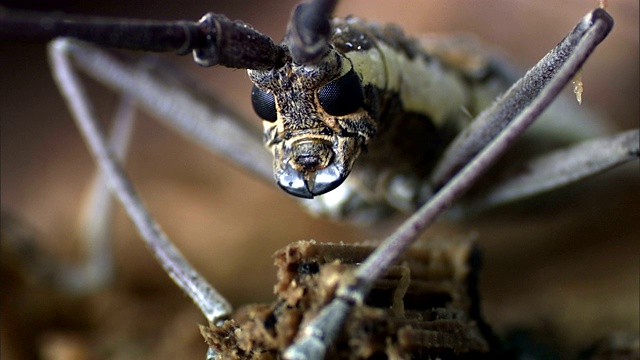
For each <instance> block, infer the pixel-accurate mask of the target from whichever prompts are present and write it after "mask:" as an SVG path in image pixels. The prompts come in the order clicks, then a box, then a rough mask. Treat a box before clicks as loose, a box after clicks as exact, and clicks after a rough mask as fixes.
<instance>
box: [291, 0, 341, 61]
mask: <svg viewBox="0 0 640 360" xmlns="http://www.w3.org/2000/svg"><path fill="white" fill-rule="evenodd" d="M337 3H338V0H316V1H311V2H308V3H302V4H300V5H298V6H297V7H296V8H295V10H294V11H293V14H292V16H291V21H290V22H289V27H288V29H287V36H286V43H287V45H288V46H289V51H290V52H291V57H292V58H293V61H294V62H295V63H297V64H316V63H318V62H319V61H320V59H321V57H322V55H323V54H324V53H325V52H326V49H327V48H328V43H329V36H330V35H331V23H330V21H329V19H330V17H331V14H332V13H333V10H334V9H335V7H336V4H337Z"/></svg>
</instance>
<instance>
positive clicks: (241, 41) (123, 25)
mask: <svg viewBox="0 0 640 360" xmlns="http://www.w3.org/2000/svg"><path fill="white" fill-rule="evenodd" d="M58 37H71V38H75V39H79V40H83V41H87V42H90V43H93V44H97V45H102V46H106V47H111V48H118V49H128V50H138V51H150V52H175V53H177V54H179V55H185V54H188V53H189V52H192V51H193V54H194V58H195V61H196V62H197V63H198V64H200V65H202V66H213V65H221V66H225V67H229V68H239V69H256V70H266V69H270V68H272V67H274V65H275V64H276V63H277V62H278V60H279V59H280V56H281V54H282V53H283V49H282V48H281V47H280V46H278V45H276V44H275V43H274V42H273V40H272V39H271V38H270V37H269V36H267V35H264V34H261V33H260V32H258V31H256V30H255V29H253V28H252V27H251V26H249V25H247V24H245V23H244V22H242V21H231V20H229V19H228V18H227V17H225V16H223V15H219V14H214V13H209V14H206V15H205V16H204V17H203V18H202V19H201V20H200V21H198V22H192V21H150V20H137V19H118V18H106V17H96V16H68V15H63V14H60V13H37V12H30V11H16V10H8V9H5V8H2V7H0V40H18V41H50V40H53V39H55V38H58Z"/></svg>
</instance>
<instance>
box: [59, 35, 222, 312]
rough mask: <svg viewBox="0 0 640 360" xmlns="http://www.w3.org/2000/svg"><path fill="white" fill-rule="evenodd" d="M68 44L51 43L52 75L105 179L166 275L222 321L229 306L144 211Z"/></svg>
mask: <svg viewBox="0 0 640 360" xmlns="http://www.w3.org/2000/svg"><path fill="white" fill-rule="evenodd" d="M70 44H71V42H70V41H69V40H68V39H60V40H56V41H55V42H53V43H52V44H51V45H50V52H49V54H50V59H51V63H52V67H53V70H54V77H55V80H56V82H57V84H58V86H59V87H60V90H61V92H62V94H63V95H64V97H65V100H66V101H67V103H68V105H69V108H70V109H71V111H72V113H73V115H74V119H75V120H76V123H77V125H78V127H79V128H80V130H81V132H82V134H83V136H84V137H85V140H86V142H87V145H88V146H89V148H90V150H91V153H92V155H93V156H94V157H95V159H96V162H97V163H98V165H99V168H100V170H101V172H102V176H103V179H104V181H105V182H106V183H107V185H108V186H109V188H110V189H111V191H112V193H113V194H114V195H115V196H116V197H117V198H118V200H119V201H120V203H122V204H123V207H124V208H125V211H126V212H127V213H128V215H129V217H130V218H131V219H132V221H133V222H134V224H135V225H136V228H137V229H138V231H139V232H140V233H141V235H142V238H143V240H144V241H145V243H146V244H147V246H148V247H149V249H150V251H151V252H152V253H153V255H154V256H155V257H156V258H157V259H158V261H159V262H160V264H161V265H162V267H163V268H164V269H165V271H166V272H167V274H169V276H170V277H171V278H172V279H173V280H174V281H175V282H176V284H178V286H179V287H181V288H182V289H183V290H184V291H185V292H186V293H187V295H189V297H191V299H192V300H193V301H194V303H195V304H196V306H198V307H199V308H200V310H201V311H202V313H203V314H204V315H205V317H206V318H207V320H208V321H210V322H212V323H217V322H218V321H221V320H222V319H224V318H226V317H228V316H229V314H230V312H231V306H230V305H229V303H228V302H227V301H226V300H225V299H224V298H223V297H222V296H221V295H220V294H219V293H218V292H217V291H216V290H215V289H214V288H213V287H212V286H211V285H209V283H208V282H207V281H206V280H205V279H204V278H203V277H202V276H200V274H199V273H198V272H197V271H196V270H195V269H193V267H192V266H191V265H190V264H189V263H188V262H187V261H186V260H185V259H184V257H183V256H182V254H181V253H180V252H179V250H178V249H177V248H176V247H175V246H174V245H173V244H172V243H171V242H170V240H169V239H168V238H167V237H166V235H165V234H164V233H163V232H162V230H161V229H160V227H159V225H158V224H157V223H156V222H155V221H154V220H153V219H152V218H151V216H150V214H149V213H148V212H147V211H146V209H145V207H144V205H143V204H142V202H141V200H140V199H139V197H138V195H137V193H136V191H135V190H134V188H133V185H132V184H131V182H130V181H129V180H128V178H127V177H126V175H125V173H124V171H123V169H122V168H121V166H120V165H119V164H118V162H117V161H116V156H115V154H114V152H113V150H112V149H111V147H110V146H109V145H108V144H107V142H106V139H105V136H104V134H103V132H102V130H101V129H100V126H99V125H98V123H97V121H96V116H95V115H94V113H93V110H92V109H91V104H90V102H89V100H88V98H87V96H86V94H85V92H84V90H83V87H82V85H81V83H80V81H79V79H78V78H77V75H76V73H75V72H74V70H73V68H72V66H71V63H70V61H69V60H70V58H69V54H70V51H72V50H70V47H68V46H71V47H72V45H70ZM76 50H77V49H76ZM71 54H72V53H71Z"/></svg>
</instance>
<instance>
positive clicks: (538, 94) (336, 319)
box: [285, 9, 613, 359]
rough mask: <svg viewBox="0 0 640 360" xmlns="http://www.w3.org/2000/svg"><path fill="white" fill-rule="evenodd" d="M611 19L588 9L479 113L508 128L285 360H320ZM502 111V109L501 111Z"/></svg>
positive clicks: (376, 257)
mask: <svg viewBox="0 0 640 360" xmlns="http://www.w3.org/2000/svg"><path fill="white" fill-rule="evenodd" d="M612 25H613V20H612V19H611V17H610V16H609V15H608V14H607V13H606V12H605V11H603V10H599V9H597V10H594V11H593V12H592V13H590V14H588V15H587V16H586V17H585V18H583V19H582V21H581V22H580V23H579V24H578V25H577V26H576V27H575V28H574V29H573V30H572V32H571V33H570V34H569V35H568V36H567V37H566V38H565V39H564V40H563V41H562V42H561V43H560V44H559V45H558V46H556V48H554V49H553V50H552V51H551V52H549V54H547V56H545V57H544V58H543V59H542V60H541V61H540V62H539V63H538V64H537V65H536V66H535V67H534V68H532V69H531V70H530V71H529V72H527V74H526V75H525V76H524V77H523V78H522V79H521V80H520V81H518V82H517V83H516V84H514V85H513V86H512V87H511V88H510V89H509V91H507V93H506V94H505V95H503V97H502V98H501V99H500V100H499V101H498V102H496V103H494V105H493V106H492V107H491V108H490V109H488V110H487V111H486V112H485V114H492V115H491V116H492V117H495V118H496V122H497V123H500V124H508V125H504V126H502V128H504V130H503V131H501V132H500V131H498V135H497V136H496V137H495V138H493V139H492V140H490V141H489V143H488V145H487V146H486V147H484V148H481V149H479V150H480V151H479V153H478V155H477V156H475V157H473V156H472V157H473V159H472V160H471V161H470V162H468V163H467V164H466V165H464V167H463V168H462V169H461V170H460V171H459V172H457V173H455V175H453V177H452V178H451V180H450V181H448V182H447V183H446V184H444V185H443V187H442V188H441V189H440V190H439V191H438V192H437V193H436V194H435V195H434V196H433V197H432V198H431V200H430V201H429V202H428V203H426V204H425V205H424V206H423V207H422V208H420V210H418V212H416V213H415V214H414V215H413V216H411V217H410V218H409V219H408V220H407V221H406V222H405V223H404V224H403V225H402V226H401V227H400V228H398V230H396V231H395V232H394V233H393V234H392V235H390V236H389V237H388V238H387V239H386V240H385V241H384V242H383V244H382V245H381V246H379V247H378V248H377V249H376V251H375V252H374V253H373V254H372V255H371V256H369V257H368V258H367V260H366V261H365V262H364V263H363V264H362V265H361V266H360V267H358V269H357V270H356V272H355V274H354V279H352V281H351V282H345V283H344V284H342V285H341V286H340V287H339V288H338V290H337V293H336V298H334V299H333V300H332V301H331V302H330V303H329V304H328V305H327V306H325V308H323V309H322V310H321V312H320V313H319V315H318V316H317V317H316V318H315V319H313V320H312V321H311V322H309V323H308V324H307V325H306V326H305V327H304V328H303V329H301V330H300V332H299V336H298V338H297V340H296V341H295V342H294V344H293V345H292V346H290V347H289V349H288V350H287V351H286V353H285V358H288V359H322V358H324V355H325V353H326V349H327V347H328V346H329V345H330V344H332V343H333V342H334V340H335V338H336V337H337V335H338V333H339V331H340V328H341V327H342V324H343V322H344V320H345V317H346V316H347V314H348V312H349V310H350V308H351V307H352V306H354V305H357V304H360V303H362V302H363V301H364V298H365V297H366V295H367V294H368V291H369V289H370V288H371V284H372V283H373V281H375V280H376V279H377V278H378V277H379V275H380V274H382V273H383V272H384V271H385V270H386V269H387V268H388V266H389V265H391V264H392V263H393V262H394V261H395V259H397V257H398V256H399V255H400V254H402V252H403V251H404V250H405V249H406V248H407V247H408V246H409V245H410V244H411V243H412V242H413V241H414V240H415V239H416V238H417V237H418V236H419V234H420V233H422V231H424V230H425V229H426V228H427V227H428V226H430V225H431V224H432V223H433V222H434V220H435V218H436V217H437V216H438V215H440V214H441V213H442V212H443V211H444V210H445V209H447V208H448V207H449V206H451V204H452V203H453V201H455V200H456V199H458V198H459V197H460V196H461V195H462V194H463V193H464V192H465V191H466V190H467V189H468V188H469V187H471V186H472V185H473V183H474V182H475V181H476V180H477V178H478V177H480V176H481V175H482V174H483V173H484V172H485V171H486V170H487V168H488V167H489V166H490V165H491V164H492V163H493V162H495V160H496V159H497V158H498V157H499V156H500V155H502V154H503V153H504V152H505V151H506V150H507V148H508V147H509V146H510V145H512V144H513V143H514V142H515V141H516V139H517V138H518V137H519V136H520V135H521V134H522V132H524V130H526V128H527V127H528V126H529V125H530V124H531V123H532V122H533V121H534V120H535V118H536V117H537V116H538V115H539V114H540V113H541V112H542V111H543V110H544V109H545V108H546V107H547V106H548V105H549V104H550V103H551V101H552V100H553V99H554V98H555V97H556V96H557V95H558V93H559V92H560V91H561V90H562V88H563V87H564V86H565V85H566V84H567V83H568V82H569V81H571V79H572V77H573V75H574V74H575V73H576V72H577V71H578V70H579V69H580V67H581V66H582V64H583V63H584V61H585V60H586V59H587V57H588V56H589V55H590V53H591V52H592V51H593V49H594V48H595V47H596V46H597V45H598V44H599V43H600V42H601V41H602V40H603V39H604V38H605V37H606V35H607V34H608V33H609V31H610V30H611V27H612ZM505 107H506V108H505Z"/></svg>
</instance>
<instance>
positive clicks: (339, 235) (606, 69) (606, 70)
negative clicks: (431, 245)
mask: <svg viewBox="0 0 640 360" xmlns="http://www.w3.org/2000/svg"><path fill="white" fill-rule="evenodd" d="M484 7H487V8H490V6H489V5H484ZM506 7H507V5H505V4H501V5H500V7H499V9H500V10H501V11H503V10H502V9H504V8H506ZM205 8H206V7H205ZM289 8H290V7H288V8H287V9H289ZM372 8H373V7H372ZM614 9H615V8H613V9H612V12H614V14H615V10H614ZM212 10H215V11H218V12H221V13H226V14H228V15H229V16H230V17H232V18H242V19H245V20H246V21H248V22H249V23H252V24H253V25H254V26H256V28H258V29H264V27H261V26H260V25H259V23H258V22H256V21H253V19H250V18H248V17H247V16H244V15H243V14H238V15H234V14H232V13H229V12H228V11H225V10H217V9H212ZM431 11H433V10H431ZM504 11H506V10H504ZM200 12H201V11H200ZM288 12H289V11H288V10H286V11H284V13H285V14H288ZM345 12H349V11H348V10H345ZM352 12H353V13H355V14H357V15H358V16H362V17H369V16H367V15H366V14H362V12H360V11H352ZM575 13H576V14H581V13H582V12H580V11H576V12H575ZM199 15H200V14H199V13H198V14H197V15H196V17H197V16H199ZM571 15H572V16H570V17H569V18H570V20H569V24H572V23H573V21H574V20H575V18H576V16H573V15H575V14H571ZM474 16H475V17H479V16H478V15H477V14H475V15H474ZM578 16H579V15H578ZM184 17H185V18H194V16H184ZM284 18H286V16H284ZM381 19H382V20H385V19H384V18H381ZM272 21H273V20H272ZM385 21H386V20H385ZM391 21H392V22H393V20H391ZM421 21H423V22H424V23H425V24H427V25H426V26H427V29H426V30H429V31H431V30H433V28H431V27H430V26H429V24H432V23H433V21H432V22H429V21H426V20H423V19H421ZM397 22H401V21H397ZM285 23H286V20H283V21H282V22H281V24H285ZM536 25H537V26H539V25H538V23H537V22H536ZM282 26H283V25H282ZM570 26H571V25H567V26H564V27H561V30H560V31H559V34H564V31H566V28H568V27H570ZM426 30H420V31H418V32H425V31H426ZM405 31H406V32H407V33H416V31H412V30H409V29H407V28H405ZM281 33H282V31H278V32H275V34H276V35H274V37H276V38H277V37H278V36H279V35H277V34H281ZM520 36H521V37H522V38H524V39H526V38H527V36H526V33H525V32H524V31H523V34H522V35H520ZM518 41H523V40H522V39H521V38H519V40H518ZM555 41H556V39H555V38H553V40H551V41H550V44H547V45H545V46H543V51H540V54H541V53H543V52H544V51H546V49H548V48H549V47H550V45H553V44H554V43H555ZM495 43H500V42H499V41H495ZM527 43H528V42H527ZM593 62H595V61H592V62H590V63H588V66H594V65H593V64H592V63H593ZM617 68H618V67H616V65H612V64H611V63H609V64H607V65H606V66H605V67H604V70H602V71H594V72H596V73H598V72H599V73H606V74H610V73H612V72H613V71H614V70H613V69H617ZM624 68H625V69H634V68H635V67H633V66H629V67H626V66H625V67H624ZM631 71H632V70H631ZM614 74H615V73H614ZM240 77H244V76H240ZM585 77H586V79H585V84H586V86H587V94H589V91H590V90H589V89H590V88H597V86H596V85H590V80H589V79H588V74H585ZM623 77H624V75H623ZM218 79H219V78H218ZM238 81H240V80H238ZM620 83H624V82H623V80H620V82H618V84H620ZM631 92H632V91H631ZM245 94H246V91H245ZM585 96H586V99H589V98H590V96H588V95H585ZM593 97H595V96H593ZM630 98H631V99H633V97H630ZM586 101H587V103H588V102H589V101H590V100H586ZM594 101H595V100H594ZM626 104H627V105H629V106H630V107H633V106H637V105H636V104H635V102H633V101H627V102H626ZM635 111H636V113H637V108H636V110H635ZM3 112H4V111H3ZM8 114H9V113H8ZM7 116H8V115H7ZM617 117H626V118H628V119H634V118H637V116H636V117H634V116H633V114H632V115H631V116H630V117H629V116H617ZM3 118H4V116H3ZM7 118H8V117H7ZM60 122H64V120H61V121H60ZM66 123H67V124H68V122H66ZM5 126H8V124H6V122H5V120H4V119H3V139H4V138H5V136H6V137H7V138H10V137H12V136H15V135H9V134H7V132H6V131H4V130H5V129H6V127H5ZM74 132H75V130H74ZM21 140H22V138H21ZM63 141H66V138H65V140H63ZM5 143H6V141H3V150H5V149H6V148H5V145H4V144H5ZM6 153H7V151H3V154H6ZM134 153H135V150H134ZM134 156H135V155H134ZM3 157H4V155H3ZM165 158H166V156H165ZM134 161H135V160H134ZM205 161H207V162H208V161H209V158H207V160H205ZM3 164H5V166H6V165H7V162H6V161H5V160H4V158H3ZM9 164H11V163H9ZM74 165H75V164H74ZM74 168H75V166H74ZM6 170H7V169H6V168H5V171H3V174H6V173H7V171H6ZM223 172H224V173H225V175H226V174H227V173H229V172H231V170H224V171H223ZM7 184H10V180H5V177H4V175H3V187H2V190H3V195H5V191H7V192H8V193H9V195H7V196H3V204H5V199H6V198H7V197H9V199H8V200H7V201H8V202H9V201H10V200H11V196H12V194H11V190H10V188H7ZM35 187H36V188H38V187H40V186H39V185H37V186H35ZM140 187H141V188H144V185H140ZM22 188H23V189H24V187H22ZM242 189H244V186H243V187H242ZM22 191H25V190H22ZM47 192H50V190H47ZM162 192H167V193H168V192H169V191H165V190H164V189H163V190H162ZM241 192H242V193H246V192H245V191H244V190H241ZM55 193H57V192H55ZM267 196H269V195H267ZM625 196H627V194H626V193H625ZM280 198H281V196H280V194H278V193H277V192H276V194H274V195H273V197H272V198H269V200H268V202H269V203H270V204H274V203H276V201H282V200H275V199H280ZM14 199H17V200H15V201H16V202H18V203H19V201H20V200H22V201H24V197H23V198H20V196H16V197H14ZM65 201H67V200H65ZM284 201H287V200H284ZM69 203H71V201H69ZM73 203H74V204H73V205H72V206H71V207H75V203H76V202H75V201H74V202H73ZM172 203H173V202H172ZM8 204H9V205H11V203H10V202H9V203H8ZM217 204H218V202H217V203H216V206H217ZM245 206H246V205H245ZM272 206H273V205H272ZM283 211H284V210H283ZM229 212H231V211H229ZM202 216H203V222H206V221H207V220H208V219H205V218H204V217H205V216H204V215H202ZM279 216H283V218H286V216H288V215H279ZM47 218H49V219H51V217H50V216H49V215H44V216H43V218H41V219H47ZM40 221H45V220H40ZM192 221H193V220H192ZM160 222H161V223H163V224H164V226H165V228H168V227H170V226H171V225H168V224H166V221H163V219H162V218H160ZM265 222H266V224H263V226H264V227H268V226H269V225H270V224H269V223H271V222H275V221H265ZM198 225H199V224H198ZM288 225H289V224H288ZM298 226H299V228H298V231H301V232H304V231H305V227H307V226H308V225H306V226H302V225H298ZM65 227H66V226H65ZM193 227H195V225H193ZM315 228H316V227H315V226H314V228H313V231H314V234H313V235H312V236H314V237H319V235H315V234H316V233H315ZM167 230H168V232H169V233H171V230H170V229H167ZM340 230H341V231H339V232H338V231H336V232H335V233H334V234H333V235H330V236H329V237H331V240H337V239H339V240H342V239H343V236H344V237H346V236H345V235H344V232H343V231H342V229H340ZM269 231H272V229H271V228H269ZM45 234H47V235H48V234H49V232H48V231H45ZM272 234H273V233H272ZM272 236H274V237H275V235H272ZM308 236H309V235H289V236H283V237H284V238H280V235H278V237H279V239H278V240H279V241H281V244H284V243H287V242H289V241H291V240H295V239H298V238H303V237H308ZM116 237H118V236H116ZM329 237H327V240H329ZM363 237H364V236H363V235H350V236H349V238H355V239H362V238H363ZM172 238H177V241H178V242H180V239H181V238H182V236H180V235H176V236H173V235H172ZM129 242H134V241H129ZM126 246H134V247H135V246H136V245H130V244H128V245H126ZM255 246H257V245H256V244H255V242H251V244H249V245H248V247H249V248H254V247H255ZM260 246H266V245H262V244H261V245H260ZM531 246H533V245H531ZM276 247H277V246H274V247H273V248H272V249H271V250H268V252H269V253H270V252H271V251H272V250H273V249H275V248H276ZM181 248H182V249H183V251H185V252H187V253H188V251H187V250H185V248H184V247H183V246H181ZM187 257H188V258H190V259H191V260H192V261H193V262H196V263H197V262H198V260H197V256H195V255H194V256H190V255H188V254H187ZM194 257H195V258H196V259H194ZM205 257H206V256H205ZM266 258H267V259H266V260H267V261H265V262H266V263H268V262H269V261H270V260H269V259H268V256H266ZM201 261H203V262H204V261H206V259H202V260H201ZM487 263H488V264H491V259H490V258H489V259H488V260H487ZM487 266H490V265H487ZM197 267H198V268H201V266H200V265H197ZM216 272H217V273H218V274H223V273H225V271H224V270H220V269H218V270H217V271H216ZM247 272H249V270H247ZM252 272H253V271H252ZM266 273H268V274H270V272H266ZM208 277H209V278H210V279H211V281H212V282H213V283H214V284H216V285H218V283H219V282H218V280H216V275H215V274H213V275H211V276H208ZM269 278H271V276H270V275H269ZM220 280H222V279H220ZM264 282H265V283H270V281H264ZM247 287H248V290H246V293H247V294H249V293H252V292H254V291H255V290H254V288H253V285H247ZM223 289H224V288H223ZM266 291H269V290H268V287H267V290H266ZM223 292H224V290H223ZM245 296H247V297H248V296H249V295H245Z"/></svg>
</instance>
